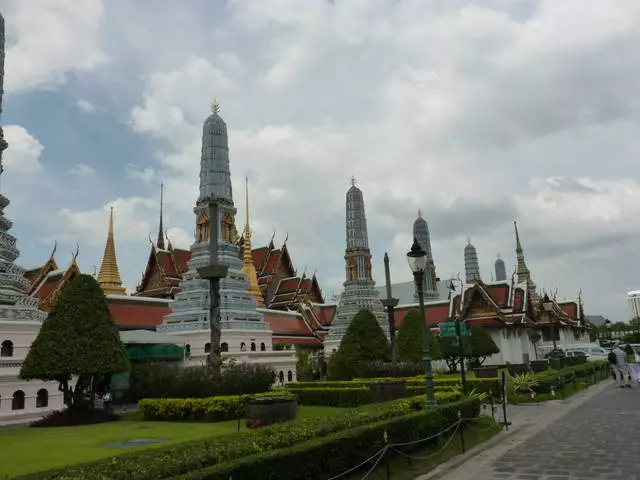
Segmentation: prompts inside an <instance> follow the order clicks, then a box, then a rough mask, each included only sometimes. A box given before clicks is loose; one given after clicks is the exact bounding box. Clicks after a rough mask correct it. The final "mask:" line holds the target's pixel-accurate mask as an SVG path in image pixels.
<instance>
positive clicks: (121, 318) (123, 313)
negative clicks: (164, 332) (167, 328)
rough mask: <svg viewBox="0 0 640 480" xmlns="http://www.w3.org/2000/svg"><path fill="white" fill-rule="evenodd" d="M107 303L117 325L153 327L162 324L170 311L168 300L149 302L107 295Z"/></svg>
mask: <svg viewBox="0 0 640 480" xmlns="http://www.w3.org/2000/svg"><path fill="white" fill-rule="evenodd" d="M107 305H108V307H109V312H111V315H112V316H113V320H114V321H115V322H116V325H118V326H119V327H120V326H122V327H133V326H145V327H155V326H158V325H160V324H162V319H163V318H164V316H165V315H168V314H169V313H171V308H169V302H162V301H157V302H150V301H148V300H140V299H138V298H136V297H125V296H117V297H116V296H111V295H108V296H107Z"/></svg>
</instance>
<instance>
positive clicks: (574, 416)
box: [423, 381, 640, 480]
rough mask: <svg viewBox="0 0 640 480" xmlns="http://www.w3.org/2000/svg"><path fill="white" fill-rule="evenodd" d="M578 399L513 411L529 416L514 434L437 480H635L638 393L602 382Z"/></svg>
mask: <svg viewBox="0 0 640 480" xmlns="http://www.w3.org/2000/svg"><path fill="white" fill-rule="evenodd" d="M582 393H584V396H583V397H582V398H577V399H576V401H575V402H571V401H569V402H568V403H565V402H553V404H550V405H545V406H541V407H515V408H516V409H517V410H519V411H520V409H526V408H529V409H530V410H529V412H530V413H532V414H533V415H526V417H528V419H527V420H526V422H525V423H526V424H525V425H522V422H523V420H525V418H526V417H525V416H522V414H523V412H525V410H521V411H520V412H519V414H518V415H520V419H518V418H514V420H513V421H514V425H513V426H514V430H515V431H514V433H512V434H510V435H505V436H504V437H502V441H500V442H497V443H496V445H495V446H494V447H490V448H489V449H487V451H486V452H483V453H480V454H479V455H477V456H476V457H473V458H471V459H469V460H468V461H467V462H465V463H463V464H462V465H461V466H459V467H458V468H455V469H453V470H449V471H447V472H443V473H442V474H440V475H438V477H437V478H442V479H446V480H640V435H639V431H640V388H638V387H635V388H633V389H621V388H615V387H613V384H612V383H611V382H608V381H606V382H603V384H600V385H598V386H595V387H592V388H590V389H588V390H586V391H585V392H582ZM579 395H580V394H579ZM536 410H537V413H538V416H537V417H536ZM519 423H520V424H521V425H520V426H519V425H518V424H519ZM423 478H424V477H423ZM427 478H429V477H427Z"/></svg>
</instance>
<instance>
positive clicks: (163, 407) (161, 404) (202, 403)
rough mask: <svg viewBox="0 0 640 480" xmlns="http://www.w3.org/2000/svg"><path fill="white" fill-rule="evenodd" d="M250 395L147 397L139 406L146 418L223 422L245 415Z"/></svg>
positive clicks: (172, 420)
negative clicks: (245, 406) (245, 407)
mask: <svg viewBox="0 0 640 480" xmlns="http://www.w3.org/2000/svg"><path fill="white" fill-rule="evenodd" d="M249 397H250V396H249V395H233V396H225V397H210V398H145V399H143V400H140V401H139V402H138V408H139V409H140V412H142V417H143V418H144V419H145V420H163V421H171V422H176V421H178V422H180V421H199V422H222V421H224V420H235V419H236V418H240V417H243V416H244V405H245V402H246V400H247V399H248V398H249Z"/></svg>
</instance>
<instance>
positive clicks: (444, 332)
mask: <svg viewBox="0 0 640 480" xmlns="http://www.w3.org/2000/svg"><path fill="white" fill-rule="evenodd" d="M438 328H439V329H440V336H441V337H442V338H449V337H455V336H456V322H440V325H439V327H438ZM470 335H471V332H470V331H469V330H467V326H466V325H465V324H464V323H463V322H460V336H461V337H468V336H470Z"/></svg>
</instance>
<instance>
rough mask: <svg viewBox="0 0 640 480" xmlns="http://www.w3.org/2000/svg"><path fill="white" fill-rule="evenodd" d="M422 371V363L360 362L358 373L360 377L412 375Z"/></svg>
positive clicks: (400, 376)
mask: <svg viewBox="0 0 640 480" xmlns="http://www.w3.org/2000/svg"><path fill="white" fill-rule="evenodd" d="M421 373H424V365H423V364H422V363H414V362H397V363H395V364H393V363H391V362H382V361H377V362H361V363H360V366H359V369H358V374H359V376H360V377H362V378H376V377H396V378H402V377H413V376H416V375H420V374H421Z"/></svg>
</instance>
